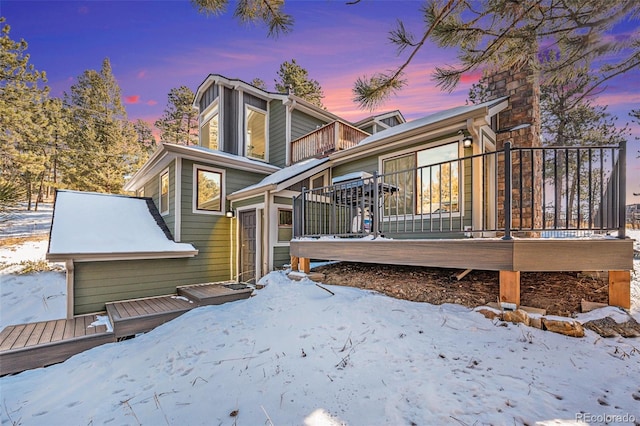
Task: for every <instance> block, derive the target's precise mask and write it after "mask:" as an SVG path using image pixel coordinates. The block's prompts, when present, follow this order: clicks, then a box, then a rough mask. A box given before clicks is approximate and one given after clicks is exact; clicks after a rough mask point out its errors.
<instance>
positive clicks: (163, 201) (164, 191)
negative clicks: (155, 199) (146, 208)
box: [160, 170, 169, 215]
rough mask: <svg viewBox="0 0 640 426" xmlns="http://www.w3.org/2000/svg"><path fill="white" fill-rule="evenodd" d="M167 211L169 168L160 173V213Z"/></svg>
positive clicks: (163, 213)
mask: <svg viewBox="0 0 640 426" xmlns="http://www.w3.org/2000/svg"><path fill="white" fill-rule="evenodd" d="M168 213H169V170H165V171H164V172H162V174H161V175H160V214H162V215H165V214H168Z"/></svg>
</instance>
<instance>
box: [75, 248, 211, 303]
mask: <svg viewBox="0 0 640 426" xmlns="http://www.w3.org/2000/svg"><path fill="white" fill-rule="evenodd" d="M202 268H203V266H202V265H198V262H197V261H196V260H195V258H188V259H152V260H123V261H113V262H76V263H75V270H74V278H75V284H76V285H75V289H74V314H75V315H80V314H86V313H91V312H98V311H104V310H105V303H106V302H113V301H117V300H126V299H134V298H140V297H150V296H160V295H163V294H171V293H175V291H176V286H178V285H185V284H193V283H197V282H201V278H202V276H203V275H205V274H206V272H207V271H206V270H203V269H202Z"/></svg>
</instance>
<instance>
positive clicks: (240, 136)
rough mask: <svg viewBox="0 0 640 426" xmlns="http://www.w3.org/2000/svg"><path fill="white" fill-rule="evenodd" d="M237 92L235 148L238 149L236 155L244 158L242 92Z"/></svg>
mask: <svg viewBox="0 0 640 426" xmlns="http://www.w3.org/2000/svg"><path fill="white" fill-rule="evenodd" d="M237 92H238V106H237V113H238V123H237V127H236V129H237V130H238V131H237V135H236V136H237V138H238V140H237V148H238V152H237V155H239V156H241V157H246V153H245V152H244V147H245V145H246V143H245V141H244V130H243V129H244V125H243V123H242V120H243V119H244V118H243V117H244V92H243V91H242V90H237Z"/></svg>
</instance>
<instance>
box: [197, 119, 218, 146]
mask: <svg viewBox="0 0 640 426" xmlns="http://www.w3.org/2000/svg"><path fill="white" fill-rule="evenodd" d="M200 145H202V146H203V147H205V148H209V149H220V145H219V143H218V113H217V112H216V113H215V114H214V115H213V116H212V117H211V118H210V119H208V120H207V121H206V122H205V123H204V124H203V125H202V127H201V128H200Z"/></svg>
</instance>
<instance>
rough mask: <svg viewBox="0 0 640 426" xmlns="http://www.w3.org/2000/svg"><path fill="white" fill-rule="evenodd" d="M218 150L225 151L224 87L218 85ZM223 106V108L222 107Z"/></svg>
mask: <svg viewBox="0 0 640 426" xmlns="http://www.w3.org/2000/svg"><path fill="white" fill-rule="evenodd" d="M218 101H219V103H218V150H220V151H223V150H224V115H225V114H224V86H223V85H222V84H218ZM220 105H222V108H221V107H220Z"/></svg>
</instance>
